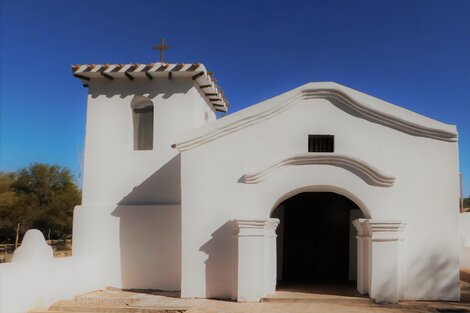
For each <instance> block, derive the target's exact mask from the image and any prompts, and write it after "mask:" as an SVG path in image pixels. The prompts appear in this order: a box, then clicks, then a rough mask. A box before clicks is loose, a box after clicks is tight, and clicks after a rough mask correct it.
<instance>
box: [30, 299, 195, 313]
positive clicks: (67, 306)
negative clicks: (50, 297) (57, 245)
mask: <svg viewBox="0 0 470 313" xmlns="http://www.w3.org/2000/svg"><path fill="white" fill-rule="evenodd" d="M186 309H187V308H181V307H156V306H145V307H143V306H142V307H139V306H134V305H125V304H121V303H95V304H83V303H80V302H77V301H73V300H61V301H59V302H56V303H54V304H52V305H51V306H50V307H49V310H48V311H47V312H49V313H52V312H54V313H59V312H73V313H82V312H87V313H181V312H185V311H186ZM34 313H36V312H34Z"/></svg>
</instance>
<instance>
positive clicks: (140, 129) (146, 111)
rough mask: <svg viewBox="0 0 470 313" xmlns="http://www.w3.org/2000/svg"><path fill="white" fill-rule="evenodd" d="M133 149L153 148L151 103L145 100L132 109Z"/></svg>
mask: <svg viewBox="0 0 470 313" xmlns="http://www.w3.org/2000/svg"><path fill="white" fill-rule="evenodd" d="M133 120H134V150H152V149H153V104H152V102H151V101H150V100H149V101H145V102H143V103H140V104H139V105H138V106H136V107H135V108H134V109H133Z"/></svg>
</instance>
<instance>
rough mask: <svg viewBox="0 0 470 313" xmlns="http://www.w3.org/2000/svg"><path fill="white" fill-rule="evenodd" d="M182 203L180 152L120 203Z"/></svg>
mask: <svg viewBox="0 0 470 313" xmlns="http://www.w3.org/2000/svg"><path fill="white" fill-rule="evenodd" d="M179 203H181V156H180V155H179V154H178V155H176V156H175V157H174V158H172V159H171V160H170V161H168V162H167V163H166V164H165V165H163V166H162V167H161V168H160V169H159V170H158V171H156V172H155V173H153V174H152V175H150V177H148V178H147V179H146V180H144V181H143V182H142V183H141V184H140V185H138V186H136V187H134V188H133V189H132V191H131V192H130V193H129V194H128V195H127V196H125V197H124V198H123V199H122V200H121V201H120V202H119V203H118V204H119V205H153V204H179Z"/></svg>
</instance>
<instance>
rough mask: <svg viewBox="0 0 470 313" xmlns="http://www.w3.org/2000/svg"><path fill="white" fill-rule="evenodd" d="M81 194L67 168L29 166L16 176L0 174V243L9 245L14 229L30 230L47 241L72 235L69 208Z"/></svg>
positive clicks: (71, 209)
mask: <svg viewBox="0 0 470 313" xmlns="http://www.w3.org/2000/svg"><path fill="white" fill-rule="evenodd" d="M80 201H81V194H80V190H79V189H78V187H77V186H76V185H75V183H74V182H73V177H72V174H71V173H70V170H69V169H67V168H63V167H60V166H57V165H52V166H51V165H47V164H38V163H37V164H32V165H31V166H29V167H27V168H24V169H21V170H19V171H18V172H17V173H16V174H12V173H8V174H6V173H1V174H0V240H2V241H7V242H12V240H13V237H14V236H13V235H14V234H15V232H16V226H17V224H18V223H20V224H21V233H22V234H23V233H24V232H25V231H26V230H28V229H30V228H37V229H39V230H41V231H42V232H43V233H44V234H45V235H46V237H47V235H48V234H49V232H50V235H51V239H59V238H66V237H69V236H71V234H72V216H73V208H74V207H75V206H76V205H78V204H79V203H80Z"/></svg>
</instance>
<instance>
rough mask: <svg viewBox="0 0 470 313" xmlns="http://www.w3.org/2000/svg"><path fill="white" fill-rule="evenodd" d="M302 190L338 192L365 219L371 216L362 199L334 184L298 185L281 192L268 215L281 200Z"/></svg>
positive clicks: (302, 191)
mask: <svg viewBox="0 0 470 313" xmlns="http://www.w3.org/2000/svg"><path fill="white" fill-rule="evenodd" d="M304 192H332V193H336V194H339V195H341V196H344V197H346V198H348V199H349V200H351V201H352V202H354V203H355V204H356V205H357V206H358V207H359V209H360V210H361V211H362V213H363V214H364V217H365V218H367V219H370V218H371V215H370V211H369V209H368V207H367V205H366V204H365V202H364V201H362V200H361V199H359V197H357V196H356V195H354V194H353V193H352V192H350V191H348V190H346V189H343V188H341V187H338V186H334V185H309V186H304V187H300V188H296V189H294V190H291V191H289V192H287V193H285V194H283V195H282V196H281V197H280V198H278V199H277V200H276V201H275V202H274V204H273V205H272V206H271V210H270V212H269V216H271V214H272V213H273V211H274V210H275V209H276V208H277V207H278V206H279V205H280V204H281V203H282V202H284V201H285V200H287V199H289V198H292V197H293V196H295V195H298V194H300V193H304Z"/></svg>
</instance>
